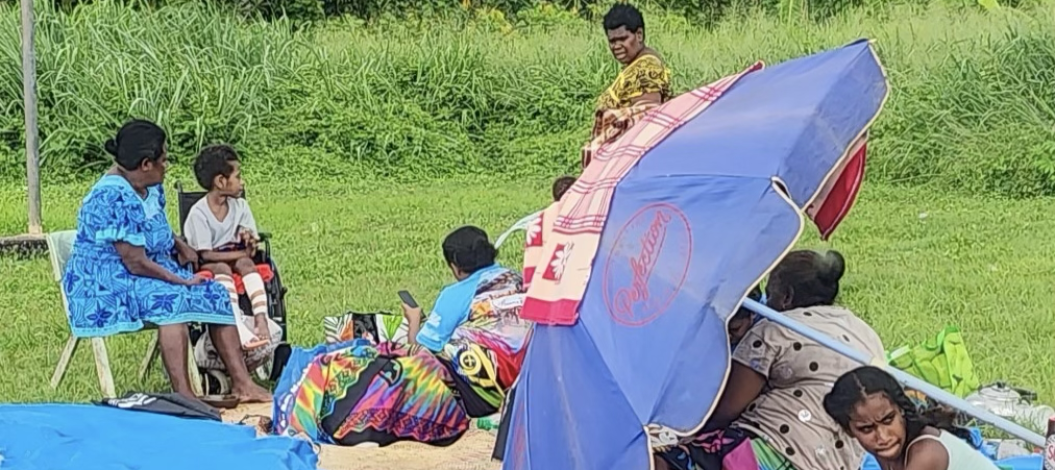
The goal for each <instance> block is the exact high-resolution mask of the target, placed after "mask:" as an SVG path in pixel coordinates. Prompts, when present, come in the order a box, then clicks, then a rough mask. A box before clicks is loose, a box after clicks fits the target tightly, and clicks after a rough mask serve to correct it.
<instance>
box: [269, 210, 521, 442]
mask: <svg viewBox="0 0 1055 470" xmlns="http://www.w3.org/2000/svg"><path fill="white" fill-rule="evenodd" d="M496 255H497V250H495V247H494V246H493V245H492V244H491V242H489V241H488V239H487V234H486V233H484V231H483V230H480V229H479V228H476V227H462V228H459V229H457V230H455V231H454V232H452V233H451V234H450V235H448V236H447V238H446V239H445V240H444V241H443V257H444V260H445V261H446V262H447V265H448V267H449V268H450V270H451V273H452V274H453V275H454V278H455V279H456V280H457V282H455V283H454V284H451V285H449V286H447V287H445V288H444V289H443V291H442V292H441V293H440V295H439V297H438V298H437V299H436V302H435V305H434V307H433V310H432V313H430V314H429V316H428V318H427V319H426V321H425V322H424V324H422V322H421V309H420V308H411V307H409V306H406V305H404V306H403V308H404V315H405V317H406V321H407V325H408V334H407V338H408V344H399V343H391V342H388V343H381V344H377V345H375V344H372V343H371V342H370V341H369V340H367V339H356V340H353V341H350V342H346V343H342V344H340V345H339V346H335V347H321V348H317V349H316V350H315V351H312V352H311V354H313V357H312V358H311V359H310V360H308V361H306V362H305V363H304V365H298V364H301V363H299V359H298V357H296V356H297V355H298V354H300V353H301V352H300V351H298V352H297V353H295V354H294V355H295V357H294V358H292V359H291V360H290V362H289V363H287V366H286V372H285V373H284V377H283V380H282V381H281V382H280V391H279V394H280V398H279V406H278V413H277V415H276V419H275V424H276V429H275V430H276V432H277V433H280V434H285V435H294V436H295V435H299V434H302V433H303V434H305V435H307V437H309V438H311V439H312V440H314V441H318V442H326V443H333V444H339V445H349V446H351V445H357V444H361V443H365V442H373V443H377V444H379V445H388V444H391V443H393V442H397V441H401V440H414V441H418V442H424V443H429V444H433V445H448V444H451V443H453V442H454V441H456V440H457V439H458V438H459V437H461V435H462V434H464V433H465V431H466V430H467V429H468V427H469V418H476V417H482V416H488V415H491V414H494V413H496V412H497V410H498V406H499V404H500V403H501V401H502V398H503V397H504V395H505V392H506V390H508V388H509V387H510V386H511V385H512V383H513V381H514V380H515V379H516V376H517V374H519V373H520V365H521V361H522V360H523V345H524V339H525V337H526V335H527V332H528V330H529V328H530V324H529V323H528V322H525V321H522V320H520V308H521V306H522V305H523V301H524V298H523V297H524V296H523V294H524V289H523V282H522V280H521V278H520V275H519V274H517V273H516V272H514V271H510V270H509V269H506V268H503V267H501V266H499V265H498V264H496V263H495V256H496ZM304 353H307V352H304ZM289 374H296V375H295V376H292V378H291V380H289V382H290V384H291V385H290V387H289V390H288V392H287V391H285V390H281V388H282V385H281V384H282V383H285V381H286V376H287V375H289Z"/></svg>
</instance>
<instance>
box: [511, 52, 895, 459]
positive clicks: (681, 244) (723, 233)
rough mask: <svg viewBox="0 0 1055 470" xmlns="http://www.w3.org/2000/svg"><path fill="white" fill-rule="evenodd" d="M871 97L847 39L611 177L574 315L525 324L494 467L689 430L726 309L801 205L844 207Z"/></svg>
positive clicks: (784, 241)
mask: <svg viewBox="0 0 1055 470" xmlns="http://www.w3.org/2000/svg"><path fill="white" fill-rule="evenodd" d="M705 88H706V87H705ZM694 93H697V94H698V91H697V92H694ZM886 95H887V84H886V79H885V76H884V73H883V69H882V66H881V65H880V64H879V61H878V59H877V58H876V56H875V54H874V51H873V50H872V48H871V45H870V44H869V43H868V42H867V41H864V40H861V41H857V42H854V43H852V44H849V45H847V46H844V47H842V48H838V49H835V50H831V51H826V52H822V53H819V54H815V55H811V56H808V57H803V58H800V59H796V60H792V61H788V62H785V63H783V64H780V65H777V66H775V67H771V68H767V69H764V70H758V71H754V72H752V73H748V74H746V75H744V76H742V77H740V78H739V79H738V80H737V81H736V82H735V84H733V85H732V87H731V88H729V89H728V90H727V91H726V92H725V94H724V95H722V96H721V97H720V98H718V99H717V100H716V101H714V102H713V103H711V104H710V105H709V107H707V108H706V109H705V110H704V111H703V112H701V113H699V114H697V115H695V116H694V117H692V118H691V119H688V120H687V121H686V122H684V123H679V125H678V126H677V127H676V129H675V130H673V132H671V133H670V134H669V135H667V136H666V137H665V138H664V139H662V141H660V142H658V143H656V144H655V145H652V146H651V148H649V149H648V150H647V151H646V153H645V154H644V156H643V157H641V158H640V160H639V161H637V162H636V164H635V165H634V166H633V167H632V168H631V169H630V170H629V171H628V172H627V173H626V174H625V176H624V177H623V178H622V179H620V180H619V182H618V184H617V185H616V187H615V190H614V192H613V195H612V199H611V203H610V210H609V211H608V213H607V215H606V220H605V222H604V228H603V230H602V231H601V235H600V241H599V242H598V249H597V252H596V255H595V256H594V259H593V262H592V265H591V271H590V275H589V278H588V281H587V283H586V290H585V293H584V295H583V296H582V300H581V303H580V304H579V306H578V319H577V320H576V321H574V323H573V324H571V325H568V326H563V325H559V324H558V325H552V324H551V325H547V324H539V325H536V327H535V330H534V332H533V336H532V339H531V344H530V347H529V350H528V353H527V357H526V358H525V363H524V367H523V369H522V372H521V376H520V378H519V382H518V385H517V393H516V399H515V401H514V403H513V405H512V407H513V408H512V417H511V419H512V423H511V426H510V436H509V438H508V440H507V446H506V452H505V454H506V458H505V460H504V464H503V468H505V469H509V470H526V469H536V470H552V469H605V470H613V469H614V470H620V469H634V470H641V469H646V468H650V465H651V448H650V441H649V431H648V428H649V427H653V428H659V429H663V430H665V432H666V433H667V434H668V435H673V434H680V435H684V434H690V433H692V432H694V431H695V430H697V429H698V428H699V427H701V426H702V424H703V422H704V421H705V420H706V418H707V417H708V415H709V414H710V413H711V411H712V409H713V407H714V405H715V403H716V402H717V399H718V397H719V395H720V393H721V390H722V389H723V387H724V384H725V380H726V377H727V374H728V370H729V359H730V351H729V340H728V336H727V333H726V321H727V319H728V318H729V316H730V315H731V314H732V313H733V312H734V311H735V309H736V307H737V306H738V305H739V304H740V302H741V301H742V299H743V298H744V296H745V295H746V293H747V292H748V290H749V289H750V288H751V287H752V286H754V285H755V284H756V283H757V282H758V281H759V280H760V279H761V278H762V277H763V276H764V275H765V273H767V272H768V271H769V270H770V269H771V268H772V267H773V266H774V265H775V264H776V262H777V261H779V260H780V259H781V258H782V257H783V256H784V254H785V253H786V252H787V251H788V250H790V249H791V247H792V246H793V245H794V243H795V241H796V240H797V239H798V237H799V235H800V233H801V231H802V227H803V220H804V219H803V214H804V213H805V214H806V215H807V216H809V217H811V218H812V219H813V220H814V222H815V223H817V225H818V227H819V228H820V229H821V232H822V234H824V235H827V234H830V233H831V231H832V230H833V229H834V228H835V226H836V225H837V224H838V222H839V221H840V220H841V219H842V217H843V216H844V215H845V214H846V212H847V211H848V210H849V208H850V206H851V205H852V203H853V199H854V197H855V196H856V192H857V188H858V187H859V185H860V181H861V177H862V176H863V169H864V149H865V145H864V137H865V131H866V129H867V128H868V126H869V125H870V124H871V123H872V121H873V120H874V119H875V117H876V116H877V115H878V113H879V111H880V109H881V107H882V104H883V102H884V101H885V99H886ZM685 96H686V95H683V97H679V98H676V99H675V100H674V101H672V102H671V103H668V104H667V105H664V107H667V106H672V105H674V106H677V101H678V100H680V99H685ZM660 111H661V112H660V113H657V114H658V115H662V109H660ZM653 117H655V115H654V116H653ZM645 121H647V118H646V120H645ZM642 125H647V122H643V123H639V124H638V126H642ZM635 128H636V126H635ZM632 144H633V142H629V141H628V139H625V138H624V139H621V140H619V141H617V142H615V143H613V144H612V145H613V146H616V147H618V146H623V145H627V146H628V145H632ZM613 151H615V152H618V149H613Z"/></svg>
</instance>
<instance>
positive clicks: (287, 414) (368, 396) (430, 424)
mask: <svg viewBox="0 0 1055 470" xmlns="http://www.w3.org/2000/svg"><path fill="white" fill-rule="evenodd" d="M291 366H292V367H291ZM452 384H453V378H452V377H451V375H450V372H449V371H448V369H447V367H445V366H444V365H443V364H442V363H441V362H440V361H439V360H438V359H437V358H436V356H434V355H433V354H431V353H430V352H428V351H427V350H425V349H422V348H420V347H418V346H407V345H402V344H397V343H383V344H380V345H373V344H371V343H370V342H369V341H367V340H364V339H356V340H352V341H348V342H344V343H340V344H336V345H325V346H319V347H317V348H314V349H310V350H305V349H299V348H298V349H296V350H295V351H294V352H293V354H292V356H291V357H290V361H289V364H288V365H287V367H286V372H284V373H283V377H282V379H280V381H279V384H278V387H277V391H278V393H277V394H276V397H275V410H274V411H275V413H274V416H275V421H274V423H275V428H274V433H275V434H279V435H286V436H298V437H304V438H308V439H310V440H311V441H313V442H321V443H326V444H337V445H345V446H353V445H357V444H361V443H365V442H374V443H377V444H380V445H388V444H391V443H394V442H398V441H402V440H413V441H417V442H423V443H429V444H435V445H446V444H449V443H451V442H454V441H455V440H457V439H458V438H459V437H461V435H462V434H464V433H465V431H466V430H467V429H468V428H469V417H468V416H467V415H466V413H465V410H464V408H463V407H462V406H461V404H460V403H459V402H458V399H457V397H456V395H455V393H454V391H453V390H454V388H453V385H452Z"/></svg>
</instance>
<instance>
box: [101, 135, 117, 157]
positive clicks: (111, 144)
mask: <svg viewBox="0 0 1055 470" xmlns="http://www.w3.org/2000/svg"><path fill="white" fill-rule="evenodd" d="M103 148H104V149H106V153H108V154H110V155H113V156H114V157H117V141H116V140H114V139H106V143H104V144H103Z"/></svg>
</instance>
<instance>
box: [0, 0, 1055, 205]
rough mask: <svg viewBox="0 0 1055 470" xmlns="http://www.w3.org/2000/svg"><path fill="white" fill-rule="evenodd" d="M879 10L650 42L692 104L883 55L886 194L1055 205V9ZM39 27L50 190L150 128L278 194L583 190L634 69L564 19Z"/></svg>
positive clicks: (8, 106)
mask: <svg viewBox="0 0 1055 470" xmlns="http://www.w3.org/2000/svg"><path fill="white" fill-rule="evenodd" d="M353 3H354V2H353ZM452 3H453V2H452ZM798 3H802V2H798ZM865 3H872V2H865ZM876 3H877V4H882V6H881V7H880V6H876V7H875V8H862V9H854V10H849V11H847V12H845V13H843V14H840V15H838V16H836V17H834V18H831V19H830V20H827V21H823V22H804V21H798V20H795V19H788V18H785V17H776V16H774V15H765V14H763V13H759V12H753V13H745V14H744V15H743V16H735V15H731V16H730V17H728V18H726V19H725V20H723V21H722V22H721V23H719V24H718V25H716V26H715V27H714V28H713V29H705V28H703V27H702V25H701V24H700V23H699V22H695V21H691V20H687V19H686V18H684V17H682V16H679V15H674V14H669V13H662V12H659V11H655V12H653V11H649V12H647V18H648V20H647V21H648V28H647V29H648V38H649V39H648V41H649V44H650V45H652V46H653V47H655V48H656V49H657V50H658V51H660V52H661V53H662V54H663V56H664V58H665V60H667V62H668V63H669V64H670V66H671V68H672V69H673V73H674V75H673V82H674V84H673V86H674V88H675V89H676V90H677V91H686V90H688V89H691V88H694V87H697V86H700V85H702V84H705V83H708V82H710V81H713V80H716V79H718V78H720V77H722V76H725V75H729V74H732V73H735V72H737V71H740V70H742V69H743V68H744V67H746V66H748V65H749V64H751V63H753V62H755V61H757V60H763V61H765V62H766V63H768V64H775V63H779V62H781V61H785V60H788V59H791V58H794V57H799V56H802V55H805V54H810V53H814V52H818V51H821V50H824V49H828V48H833V47H838V46H841V45H844V44H847V43H848V42H850V41H853V40H856V39H858V38H861V37H866V38H870V39H872V40H874V44H875V47H876V49H877V51H878V53H879V56H880V58H881V59H882V61H883V64H884V66H885V67H886V70H887V72H888V76H889V79H890V84H891V93H890V100H889V102H888V104H887V106H886V108H885V109H884V112H883V114H882V115H881V116H880V117H879V119H878V120H877V122H876V124H875V126H874V128H873V131H874V132H873V133H872V134H871V136H870V139H871V140H870V141H871V142H872V143H873V144H874V145H873V146H872V147H871V148H870V152H871V153H870V155H869V158H870V161H871V162H872V163H871V168H870V177H871V178H873V179H872V181H877V182H878V181H884V182H900V183H906V182H907V183H911V184H920V183H923V182H937V183H940V184H941V185H942V187H943V189H944V190H946V191H954V190H958V191H961V192H963V193H990V194H1003V195H1013V196H1026V197H1030V196H1034V195H1037V194H1044V195H1052V196H1055V157H1053V156H1055V131H1053V129H1055V107H1053V106H1052V103H1055V87H1052V86H1050V85H1051V84H1052V83H1055V13H1053V12H1055V7H1053V4H1055V1H1053V0H1039V2H1038V5H1037V6H1036V7H1034V8H1031V9H1010V8H1005V9H1000V10H998V11H984V10H983V9H981V8H976V7H974V6H973V2H967V3H964V4H959V3H956V2H931V3H929V4H924V2H876ZM38 14H39V16H38V20H39V22H40V29H39V30H38V35H37V38H36V47H37V54H38V73H39V77H40V93H39V96H40V129H41V155H42V159H43V165H44V169H45V173H46V176H48V177H49V178H51V179H49V181H54V180H56V179H58V178H61V177H65V178H67V181H84V179H85V178H86V177H87V176H88V175H90V174H92V173H93V172H98V171H102V168H104V167H105V166H106V165H107V164H108V159H107V158H106V157H105V153H104V152H103V150H102V149H101V148H100V144H101V143H102V142H104V141H105V139H107V138H109V137H111V136H110V133H111V132H113V130H114V129H116V128H117V127H118V126H119V125H120V123H121V122H123V121H124V120H125V119H127V118H128V117H129V116H132V115H134V116H143V117H149V118H151V119H154V120H157V121H158V122H160V123H161V124H162V125H163V126H164V127H165V128H166V130H167V131H168V132H169V135H170V141H169V145H170V148H171V150H172V154H173V155H174V156H176V157H185V156H189V155H193V154H194V153H195V152H197V150H198V148H199V147H200V146H201V145H202V144H204V143H208V142H211V141H226V142H229V143H233V144H235V145H237V146H238V148H239V151H240V152H242V154H243V155H244V156H245V157H246V159H247V160H252V165H253V166H254V167H255V168H257V169H258V170H259V171H261V172H263V171H264V170H265V169H268V170H270V172H271V173H273V174H275V175H281V176H282V177H288V173H289V172H290V171H300V172H302V173H310V172H312V171H315V172H317V174H318V175H319V176H321V177H323V178H332V177H333V175H339V176H340V177H341V179H342V180H346V179H360V178H364V177H368V176H366V175H383V176H399V177H402V178H404V179H414V180H418V179H421V178H430V179H431V178H435V177H450V176H452V175H463V176H467V175H473V174H480V173H488V172H501V173H502V174H507V175H517V176H521V175H528V176H546V175H554V174H557V173H560V172H565V171H573V170H574V169H575V167H576V165H577V164H578V161H579V155H578V152H577V149H578V147H579V146H580V145H582V143H583V141H584V140H585V139H586V137H587V135H588V132H589V129H590V125H591V118H592V115H591V112H592V106H593V103H594V99H595V98H596V96H597V94H598V93H599V92H600V91H601V90H603V88H604V87H605V86H607V85H608V84H609V83H610V81H611V79H612V77H613V76H614V74H615V73H616V70H617V64H616V62H615V61H614V60H612V58H611V54H610V53H609V52H608V51H607V49H606V47H605V43H604V36H603V34H602V32H601V30H600V27H599V21H600V19H596V18H595V19H594V20H593V21H587V20H584V19H582V18H579V17H578V16H577V15H571V14H568V13H567V12H564V13H563V14H562V13H560V12H556V13H549V14H544V13H543V12H538V13H537V14H535V15H521V16H520V17H518V18H515V19H513V18H506V17H502V16H500V15H499V16H493V15H487V14H483V13H482V12H475V13H467V14H466V15H463V16H461V17H455V18H429V19H427V20H422V21H421V22H419V21H416V20H406V21H398V22H388V23H385V22H382V23H379V24H371V25H366V26H364V25H361V24H359V23H356V22H355V21H354V20H345V19H336V20H333V21H330V22H326V23H322V24H320V25H316V26H314V27H312V28H308V29H306V30H303V31H294V29H293V28H291V26H290V24H288V23H287V22H282V21H279V22H274V23H264V22H258V21H242V20H240V19H238V18H237V17H235V16H234V15H231V14H229V12H226V11H222V10H217V9H215V8H209V7H207V6H205V5H204V4H203V2H178V4H175V3H173V4H172V6H171V7H166V8H160V9H156V10H154V9H132V8H127V7H126V6H125V4H124V3H123V2H119V1H114V0H100V1H94V2H90V3H86V4H83V5H81V6H80V7H78V8H77V9H76V10H74V11H73V12H71V13H69V14H63V13H58V12H55V11H53V10H50V9H48V8H46V7H42V9H41V11H39V12H38ZM18 22H19V14H18V10H17V8H15V7H14V4H10V6H5V4H4V3H3V2H0V182H7V181H18V179H19V178H20V175H21V174H22V173H23V172H24V164H23V159H22V149H23V144H22V141H21V139H22V137H21V135H22V134H21V129H22V122H23V119H22V113H21V107H20V106H19V105H18V103H21V96H22V95H21V93H22V87H21V81H20V79H21V77H20V75H19V74H18V70H19V67H20V61H19V57H20V55H19V50H20V49H19V47H20V46H19V44H20V40H19V36H18V34H17V32H18V27H17V25H18ZM422 31H428V34H422ZM1008 149H1014V151H1013V152H1008V151H1007V150H1008ZM178 163H181V164H186V163H187V162H186V161H185V160H184V161H181V162H178ZM92 165H94V166H92ZM86 167H88V170H85V168H86ZM298 176H300V175H298Z"/></svg>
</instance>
